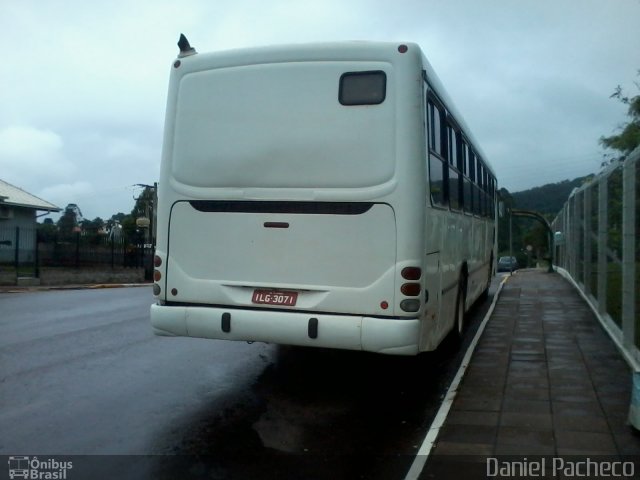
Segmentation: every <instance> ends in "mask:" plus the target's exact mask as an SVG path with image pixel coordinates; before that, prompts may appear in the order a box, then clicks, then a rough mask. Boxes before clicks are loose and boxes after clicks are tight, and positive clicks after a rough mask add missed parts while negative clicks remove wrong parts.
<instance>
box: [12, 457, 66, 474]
mask: <svg viewBox="0 0 640 480" xmlns="http://www.w3.org/2000/svg"><path fill="white" fill-rule="evenodd" d="M72 468H73V462H60V461H58V460H55V459H53V458H47V459H46V460H39V459H38V457H33V458H32V457H27V456H11V457H9V478H10V479H11V480H13V479H14V478H24V479H33V480H65V479H66V478H67V470H71V469H72Z"/></svg>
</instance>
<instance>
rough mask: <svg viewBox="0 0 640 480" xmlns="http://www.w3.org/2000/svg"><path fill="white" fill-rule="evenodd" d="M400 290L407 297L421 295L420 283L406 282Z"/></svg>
mask: <svg viewBox="0 0 640 480" xmlns="http://www.w3.org/2000/svg"><path fill="white" fill-rule="evenodd" d="M400 291H401V292H402V294H403V295H406V296H407V297H417V296H418V295H420V284H419V283H405V284H403V285H402V286H401V287H400Z"/></svg>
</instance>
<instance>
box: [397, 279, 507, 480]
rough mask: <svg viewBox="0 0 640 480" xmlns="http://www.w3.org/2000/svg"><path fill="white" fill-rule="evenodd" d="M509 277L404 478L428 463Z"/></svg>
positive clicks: (417, 473)
mask: <svg viewBox="0 0 640 480" xmlns="http://www.w3.org/2000/svg"><path fill="white" fill-rule="evenodd" d="M508 278H509V276H506V277H504V279H503V280H502V281H501V282H500V285H499V286H498V290H497V291H496V293H495V295H494V296H493V302H491V306H490V307H489V310H488V311H487V314H486V315H485V316H484V318H483V319H482V323H481V324H480V326H479V327H478V331H477V332H476V335H475V337H473V340H472V342H471V344H470V345H469V348H468V349H467V352H466V354H465V356H464V358H463V359H462V363H461V364H460V368H459V369H458V372H457V373H456V376H455V377H454V379H453V381H452V382H451V385H450V386H449V390H447V394H446V395H445V397H444V400H443V402H442V405H440V409H439V410H438V413H437V414H436V416H435V418H434V419H433V422H432V423H431V426H430V427H429V431H428V432H427V435H426V436H425V437H424V440H423V442H422V445H421V446H420V449H419V450H418V453H417V455H416V458H415V459H414V460H413V463H412V464H411V468H410V469H409V471H408V472H407V475H406V476H405V477H404V480H417V479H418V477H419V476H420V474H421V473H422V469H423V468H424V466H425V465H426V463H427V460H428V459H429V455H430V454H431V450H432V448H433V446H434V445H435V442H436V439H437V438H438V434H439V433H440V429H441V428H442V426H443V425H444V422H445V420H446V419H447V415H449V410H451V405H453V401H454V399H455V398H456V395H457V394H458V388H459V387H460V382H461V381H462V377H464V374H465V372H466V371H467V368H468V367H469V364H470V362H471V357H472V355H473V352H474V350H475V349H476V345H477V344H478V341H479V340H480V337H481V336H482V332H484V328H485V327H486V325H487V322H488V321H489V318H490V317H491V314H492V313H493V309H494V308H495V306H496V303H497V302H498V297H499V296H500V292H501V291H502V287H503V285H504V284H505V282H506V281H507V279H508Z"/></svg>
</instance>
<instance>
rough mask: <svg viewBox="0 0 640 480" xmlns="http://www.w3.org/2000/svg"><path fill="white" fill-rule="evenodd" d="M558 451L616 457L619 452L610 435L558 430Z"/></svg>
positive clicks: (556, 433) (556, 435)
mask: <svg viewBox="0 0 640 480" xmlns="http://www.w3.org/2000/svg"><path fill="white" fill-rule="evenodd" d="M555 438H556V444H557V446H558V451H560V449H572V450H583V451H590V452H602V453H603V454H604V455H616V454H617V453H618V450H617V448H616V445H615V442H614V441H613V436H612V435H611V434H610V433H596V432H570V431H565V430H557V431H556V432H555Z"/></svg>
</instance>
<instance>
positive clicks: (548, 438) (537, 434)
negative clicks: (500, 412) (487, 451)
mask: <svg viewBox="0 0 640 480" xmlns="http://www.w3.org/2000/svg"><path fill="white" fill-rule="evenodd" d="M496 445H522V446H523V447H528V446H531V447H537V446H542V447H554V446H555V442H554V438H553V430H551V429H548V430H532V429H530V428H526V427H499V428H498V439H497V443H496Z"/></svg>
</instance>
